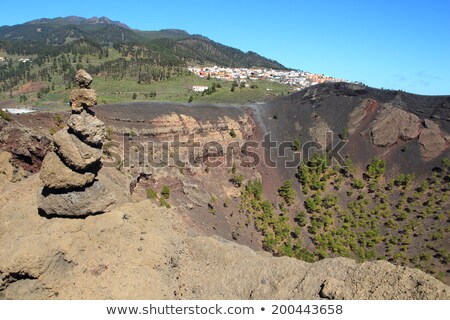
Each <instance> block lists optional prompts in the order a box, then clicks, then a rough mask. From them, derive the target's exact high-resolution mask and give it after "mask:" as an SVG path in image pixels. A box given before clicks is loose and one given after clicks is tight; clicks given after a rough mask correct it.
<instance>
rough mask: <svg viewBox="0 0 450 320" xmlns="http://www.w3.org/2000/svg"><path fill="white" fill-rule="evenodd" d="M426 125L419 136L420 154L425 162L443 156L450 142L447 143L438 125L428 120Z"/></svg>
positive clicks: (425, 122)
mask: <svg viewBox="0 0 450 320" xmlns="http://www.w3.org/2000/svg"><path fill="white" fill-rule="evenodd" d="M424 125H425V128H424V129H423V130H422V132H421V133H420V136H419V144H420V153H421V155H422V157H423V158H424V159H425V160H431V159H434V158H436V157H437V156H439V155H440V154H442V153H443V152H444V151H445V150H446V149H447V148H448V145H449V142H450V141H447V139H446V137H445V136H444V133H443V132H442V131H441V129H440V128H439V125H438V124H437V123H435V122H433V121H431V120H429V119H426V120H425V121H424Z"/></svg>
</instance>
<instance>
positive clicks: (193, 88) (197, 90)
mask: <svg viewBox="0 0 450 320" xmlns="http://www.w3.org/2000/svg"><path fill="white" fill-rule="evenodd" d="M206 90H208V87H207V86H192V91H195V92H203V91H206Z"/></svg>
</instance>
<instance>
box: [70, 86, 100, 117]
mask: <svg viewBox="0 0 450 320" xmlns="http://www.w3.org/2000/svg"><path fill="white" fill-rule="evenodd" d="M96 104H97V94H96V93H95V90H93V89H75V90H72V92H71V93H70V105H71V106H72V110H73V111H75V112H81V111H83V109H84V108H92V107H93V106H95V105H96Z"/></svg>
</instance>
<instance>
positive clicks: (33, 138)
mask: <svg viewBox="0 0 450 320" xmlns="http://www.w3.org/2000/svg"><path fill="white" fill-rule="evenodd" d="M0 120H3V119H1V118H0ZM50 148H51V140H50V139H49V138H47V137H46V136H43V135H40V134H38V133H36V132H35V131H34V130H31V129H29V128H26V127H24V126H22V125H20V124H18V123H16V122H6V121H4V122H3V123H0V150H5V151H7V152H9V153H11V155H12V157H11V162H12V163H13V164H14V165H15V166H17V167H20V168H22V169H23V170H25V171H28V172H31V173H35V172H38V171H39V169H40V167H41V164H42V161H43V159H44V157H45V155H46V154H47V152H48V150H49V149H50Z"/></svg>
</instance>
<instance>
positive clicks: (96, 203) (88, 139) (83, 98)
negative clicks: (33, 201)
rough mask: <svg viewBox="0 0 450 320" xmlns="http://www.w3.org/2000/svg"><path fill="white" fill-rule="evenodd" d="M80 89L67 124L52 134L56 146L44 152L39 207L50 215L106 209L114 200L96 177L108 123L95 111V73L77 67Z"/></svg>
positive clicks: (73, 96) (74, 92)
mask: <svg viewBox="0 0 450 320" xmlns="http://www.w3.org/2000/svg"><path fill="white" fill-rule="evenodd" d="M75 80H76V82H77V83H78V85H79V87H80V89H75V90H72V92H71V94H70V102H71V108H72V114H71V116H70V118H69V120H68V123H67V125H68V127H65V128H64V129H62V130H60V131H58V132H57V133H55V134H54V135H53V141H54V150H53V151H52V152H50V153H48V154H47V155H46V156H45V159H44V161H43V164H42V168H41V172H40V178H41V180H42V181H43V183H44V188H43V189H42V192H41V193H40V194H39V199H38V209H39V211H40V213H41V214H43V215H48V216H68V217H82V216H87V215H93V214H99V213H103V212H105V211H106V210H107V209H108V208H109V207H110V206H111V205H112V204H114V202H115V200H114V197H113V196H112V195H110V194H109V193H108V191H107V189H106V188H105V186H104V185H103V184H102V183H101V181H99V180H98V179H97V174H98V172H99V170H100V169H101V156H102V145H103V141H104V138H105V124H104V123H103V122H102V121H101V120H99V119H98V118H97V117H96V116H95V114H94V113H93V112H92V110H91V108H92V107H94V106H95V105H96V104H97V95H96V92H95V90H93V89H90V85H91V82H92V77H91V75H90V74H89V73H87V72H86V71H85V70H78V71H77V73H76V75H75Z"/></svg>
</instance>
